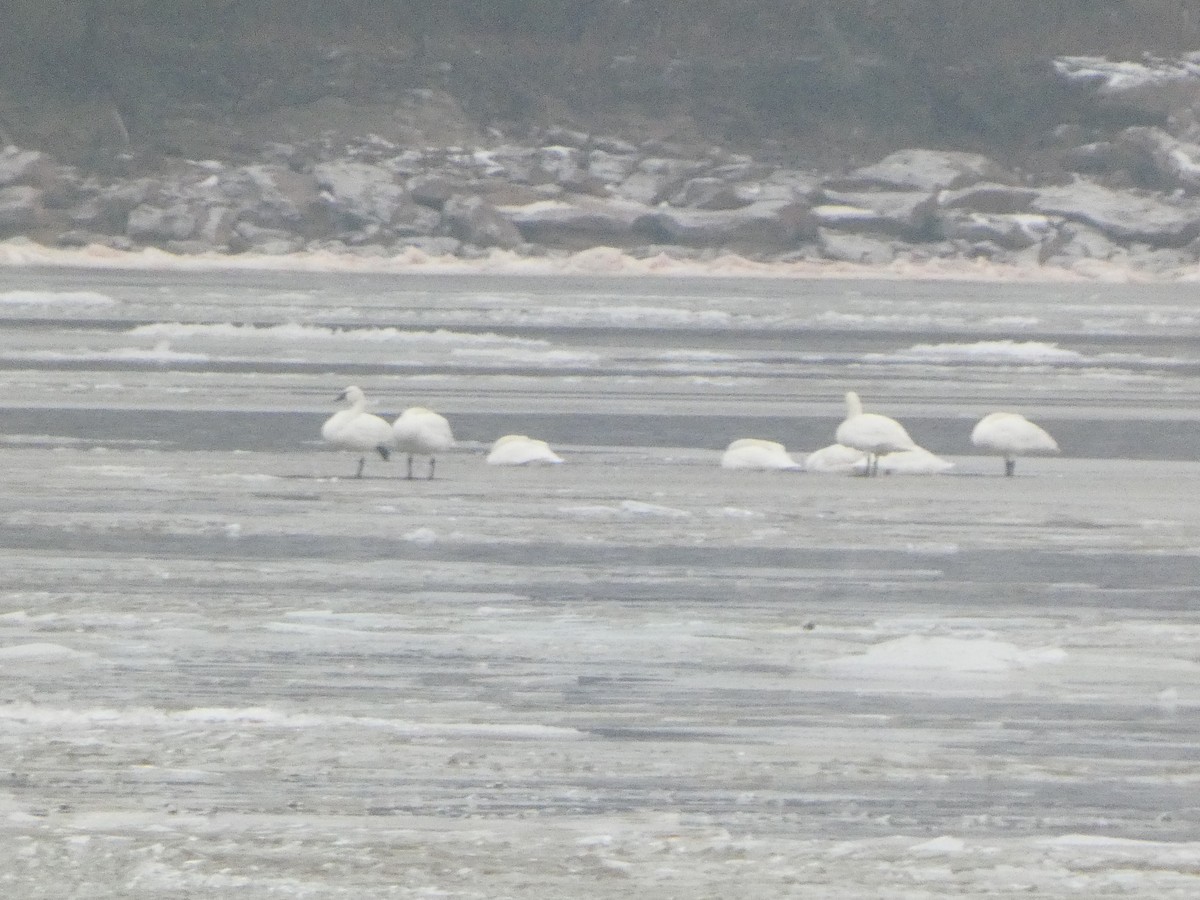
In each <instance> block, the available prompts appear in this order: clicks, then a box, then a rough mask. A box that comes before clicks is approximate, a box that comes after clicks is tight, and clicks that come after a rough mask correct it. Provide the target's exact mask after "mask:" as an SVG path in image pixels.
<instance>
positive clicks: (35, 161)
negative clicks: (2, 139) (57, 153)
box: [0, 146, 56, 187]
mask: <svg viewBox="0 0 1200 900" xmlns="http://www.w3.org/2000/svg"><path fill="white" fill-rule="evenodd" d="M55 168H56V166H55V165H54V162H53V161H52V160H51V159H50V157H49V156H47V155H46V154H45V153H42V152H41V151H40V150H21V149H20V148H18V147H12V146H9V147H5V148H4V149H3V150H0V187H8V186H9V185H14V184H26V185H32V186H36V187H44V186H45V183H46V181H47V180H48V179H49V178H51V177H52V176H53V174H54V170H55Z"/></svg>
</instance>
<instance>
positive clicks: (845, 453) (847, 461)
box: [804, 444, 867, 475]
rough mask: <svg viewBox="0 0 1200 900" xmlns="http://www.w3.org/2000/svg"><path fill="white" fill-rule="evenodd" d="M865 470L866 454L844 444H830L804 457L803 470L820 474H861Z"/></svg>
mask: <svg viewBox="0 0 1200 900" xmlns="http://www.w3.org/2000/svg"><path fill="white" fill-rule="evenodd" d="M866 470H867V454H865V453H863V452H862V451H861V450H859V449H857V448H855V447H847V446H846V445H845V444H830V445H829V446H828V447H822V448H821V449H820V450H814V451H813V452H812V453H810V454H808V456H806V457H805V458H804V471H806V472H815V473H817V474H820V475H849V474H852V473H853V474H861V473H863V472H865V471H866Z"/></svg>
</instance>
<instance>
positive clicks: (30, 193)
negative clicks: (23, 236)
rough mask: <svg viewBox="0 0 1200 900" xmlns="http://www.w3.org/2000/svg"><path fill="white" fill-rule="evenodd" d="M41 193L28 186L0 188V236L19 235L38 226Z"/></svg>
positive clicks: (40, 216)
mask: <svg viewBox="0 0 1200 900" xmlns="http://www.w3.org/2000/svg"><path fill="white" fill-rule="evenodd" d="M41 219H42V192H41V191H40V190H38V189H37V188H35V187H30V186H29V185H16V186H13V187H3V188H0V236H5V237H7V236H9V235H14V234H20V233H21V232H23V231H26V230H28V229H30V228H33V227H36V226H37V225H38V224H40V222H41Z"/></svg>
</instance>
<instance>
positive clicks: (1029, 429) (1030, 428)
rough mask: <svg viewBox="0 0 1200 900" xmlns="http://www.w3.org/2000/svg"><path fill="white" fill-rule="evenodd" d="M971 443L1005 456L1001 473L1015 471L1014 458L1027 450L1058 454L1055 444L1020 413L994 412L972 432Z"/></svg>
mask: <svg viewBox="0 0 1200 900" xmlns="http://www.w3.org/2000/svg"><path fill="white" fill-rule="evenodd" d="M971 443H972V444H974V445H975V446H976V447H981V448H983V449H984V450H991V451H992V452H993V453H998V454H1000V455H1001V456H1003V457H1004V474H1005V475H1007V476H1009V477H1010V478H1011V477H1012V475H1013V473H1014V472H1016V471H1017V457H1018V456H1024V455H1026V454H1028V453H1057V452H1058V443H1057V442H1056V441H1055V440H1054V438H1052V437H1050V435H1049V434H1047V433H1046V431H1045V430H1044V429H1042V428H1041V427H1040V426H1038V425H1035V424H1033V423H1032V422H1030V421H1029V420H1028V419H1027V418H1025V417H1024V416H1023V415H1021V414H1020V413H1014V412H994V413H991V414H989V415H986V416H984V417H983V418H982V419H980V420H979V422H978V423H977V424H976V425H975V428H974V429H973V430H972V431H971Z"/></svg>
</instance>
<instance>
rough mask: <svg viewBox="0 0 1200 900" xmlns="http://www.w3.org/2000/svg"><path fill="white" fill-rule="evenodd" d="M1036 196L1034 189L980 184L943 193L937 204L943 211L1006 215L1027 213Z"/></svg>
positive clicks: (940, 194)
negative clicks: (955, 210) (956, 210)
mask: <svg viewBox="0 0 1200 900" xmlns="http://www.w3.org/2000/svg"><path fill="white" fill-rule="evenodd" d="M1036 196H1037V191H1036V190H1035V189H1034V188H1027V187H1016V186H1014V185H1008V184H994V183H992V182H980V183H979V184H975V185H972V186H971V187H966V188H960V189H958V190H946V191H942V192H940V193H939V194H938V195H937V202H938V206H940V207H941V208H942V209H962V210H971V211H972V212H977V213H984V214H993V215H1006V214H1010V213H1021V212H1025V211H1026V210H1028V209H1029V207H1030V205H1031V204H1032V203H1033V200H1034V198H1035V197H1036Z"/></svg>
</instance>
